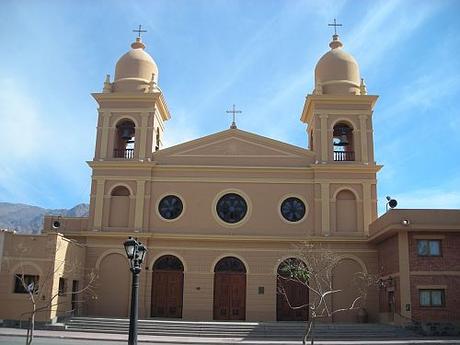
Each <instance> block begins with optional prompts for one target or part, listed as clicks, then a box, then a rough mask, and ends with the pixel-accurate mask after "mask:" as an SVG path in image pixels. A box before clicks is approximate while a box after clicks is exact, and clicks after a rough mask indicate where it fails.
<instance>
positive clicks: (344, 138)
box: [334, 134, 350, 146]
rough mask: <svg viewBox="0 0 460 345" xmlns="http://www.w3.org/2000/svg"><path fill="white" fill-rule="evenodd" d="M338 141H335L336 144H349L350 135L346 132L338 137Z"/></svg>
mask: <svg viewBox="0 0 460 345" xmlns="http://www.w3.org/2000/svg"><path fill="white" fill-rule="evenodd" d="M336 138H337V139H338V141H337V142H336V143H334V145H335V146H348V145H349V144H350V143H349V142H348V137H347V135H346V134H342V135H339V136H338V137H336Z"/></svg>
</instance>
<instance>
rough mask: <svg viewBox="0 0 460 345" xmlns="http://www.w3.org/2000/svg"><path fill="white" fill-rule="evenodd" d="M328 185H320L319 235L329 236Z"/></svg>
mask: <svg viewBox="0 0 460 345" xmlns="http://www.w3.org/2000/svg"><path fill="white" fill-rule="evenodd" d="M329 194H330V192H329V183H321V233H322V234H323V235H329V234H330V232H331V224H330V223H331V217H330V195H329Z"/></svg>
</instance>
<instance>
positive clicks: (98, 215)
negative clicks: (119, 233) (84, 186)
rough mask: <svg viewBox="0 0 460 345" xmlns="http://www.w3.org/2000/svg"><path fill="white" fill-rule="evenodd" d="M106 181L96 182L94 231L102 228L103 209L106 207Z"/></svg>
mask: <svg viewBox="0 0 460 345" xmlns="http://www.w3.org/2000/svg"><path fill="white" fill-rule="evenodd" d="M104 189H105V180H102V179H99V180H97V181H96V205H95V206H94V230H101V228H102V208H103V206H104V192H105V191H104Z"/></svg>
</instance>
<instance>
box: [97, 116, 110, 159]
mask: <svg viewBox="0 0 460 345" xmlns="http://www.w3.org/2000/svg"><path fill="white" fill-rule="evenodd" d="M101 114H102V133H101V147H100V150H101V151H100V152H99V157H100V159H102V160H104V159H106V158H107V155H108V152H107V151H108V143H109V129H110V128H109V126H110V112H106V111H103V112H101Z"/></svg>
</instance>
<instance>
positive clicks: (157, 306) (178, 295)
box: [151, 255, 184, 318]
mask: <svg viewBox="0 0 460 345" xmlns="http://www.w3.org/2000/svg"><path fill="white" fill-rule="evenodd" d="M183 294H184V265H183V264H182V262H181V261H180V260H179V259H178V258H177V257H175V256H173V255H164V256H162V257H160V258H158V259H157V261H155V264H154V265H153V272H152V312H151V315H152V317H168V318H181V317H182V302H183Z"/></svg>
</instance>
